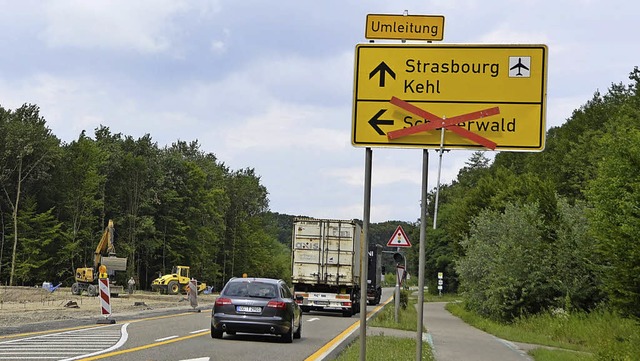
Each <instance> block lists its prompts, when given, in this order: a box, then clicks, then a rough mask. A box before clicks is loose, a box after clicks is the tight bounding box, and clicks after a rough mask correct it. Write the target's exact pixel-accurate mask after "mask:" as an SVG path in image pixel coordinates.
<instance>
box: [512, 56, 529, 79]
mask: <svg viewBox="0 0 640 361" xmlns="http://www.w3.org/2000/svg"><path fill="white" fill-rule="evenodd" d="M514 69H518V73H517V74H516V76H522V72H521V70H522V69H524V70H529V68H527V66H526V65H524V64H522V58H518V64H516V65H514V66H512V67H511V68H509V70H514Z"/></svg>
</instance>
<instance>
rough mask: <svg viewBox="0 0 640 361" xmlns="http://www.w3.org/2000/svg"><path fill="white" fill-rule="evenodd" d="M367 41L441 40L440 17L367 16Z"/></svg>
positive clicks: (442, 35)
mask: <svg viewBox="0 0 640 361" xmlns="http://www.w3.org/2000/svg"><path fill="white" fill-rule="evenodd" d="M364 36H365V38H367V39H398V40H400V39H405V40H427V41H430V40H442V39H443V38H444V16H442V15H389V14H368V15H367V23H366V28H365V31H364Z"/></svg>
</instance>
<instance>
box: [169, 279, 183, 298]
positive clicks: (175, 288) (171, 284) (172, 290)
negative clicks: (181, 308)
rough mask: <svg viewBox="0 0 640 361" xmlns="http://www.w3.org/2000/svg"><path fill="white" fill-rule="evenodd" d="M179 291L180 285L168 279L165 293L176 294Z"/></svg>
mask: <svg viewBox="0 0 640 361" xmlns="http://www.w3.org/2000/svg"><path fill="white" fill-rule="evenodd" d="M178 292H180V285H179V284H178V281H170V282H169V283H168V284H167V293H168V294H170V295H177V294H178Z"/></svg>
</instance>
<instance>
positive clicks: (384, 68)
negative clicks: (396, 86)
mask: <svg viewBox="0 0 640 361" xmlns="http://www.w3.org/2000/svg"><path fill="white" fill-rule="evenodd" d="M377 73H380V83H379V86H380V87H381V88H382V87H384V80H385V74H386V73H389V75H390V76H391V77H392V78H393V79H395V78H396V73H394V72H393V70H391V68H389V65H387V63H385V62H384V61H383V62H381V63H380V64H379V65H378V66H376V68H375V69H373V70H372V71H371V73H369V79H371V78H373V77H374V76H375V75H376V74H377Z"/></svg>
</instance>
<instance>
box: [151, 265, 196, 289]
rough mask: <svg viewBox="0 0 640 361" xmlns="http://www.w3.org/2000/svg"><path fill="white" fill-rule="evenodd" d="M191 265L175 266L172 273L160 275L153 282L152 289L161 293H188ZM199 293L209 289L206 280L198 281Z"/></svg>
mask: <svg viewBox="0 0 640 361" xmlns="http://www.w3.org/2000/svg"><path fill="white" fill-rule="evenodd" d="M190 281H191V278H189V266H174V267H173V269H172V270H171V273H169V274H166V275H163V276H160V277H158V278H156V279H155V280H153V281H152V282H151V290H153V291H154V292H160V293H161V294H169V295H177V294H178V293H183V294H186V293H187V291H188V289H189V282H190ZM196 289H197V290H198V293H202V291H204V290H206V289H207V284H206V283H204V282H196Z"/></svg>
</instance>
